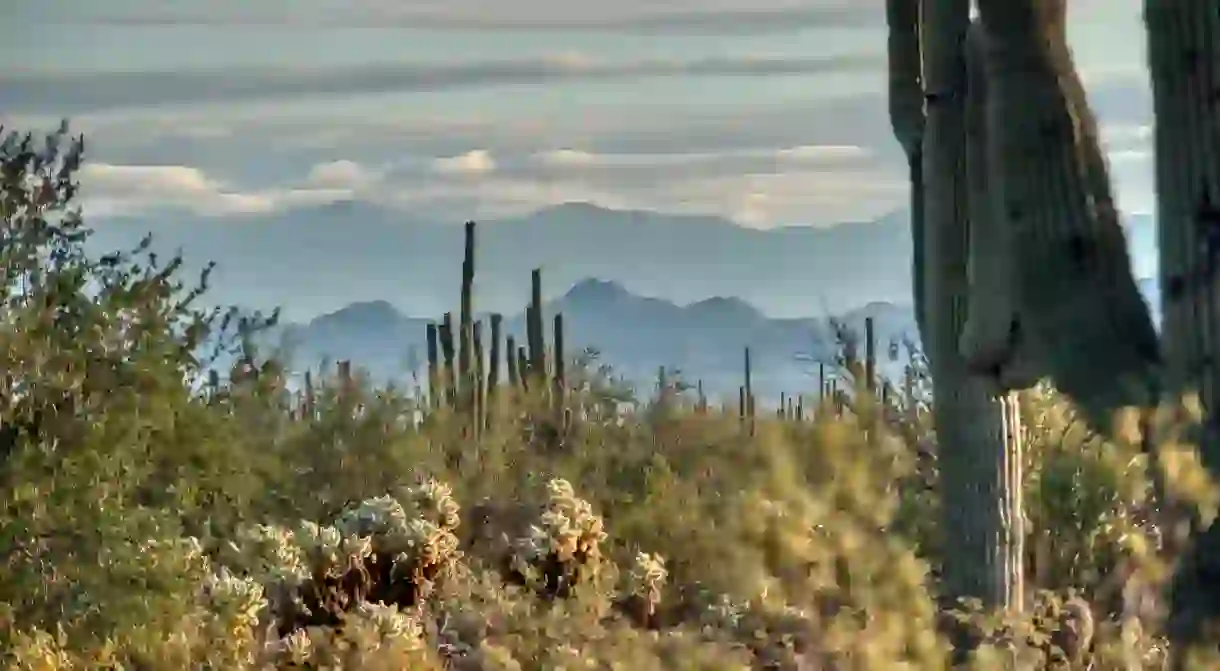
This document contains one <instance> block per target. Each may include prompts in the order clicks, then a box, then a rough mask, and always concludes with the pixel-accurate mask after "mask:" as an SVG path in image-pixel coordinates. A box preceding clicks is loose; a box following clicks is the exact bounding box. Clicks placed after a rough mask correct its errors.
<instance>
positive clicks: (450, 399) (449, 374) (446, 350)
mask: <svg viewBox="0 0 1220 671" xmlns="http://www.w3.org/2000/svg"><path fill="white" fill-rule="evenodd" d="M437 335H438V336H439V337H440V340H441V356H442V357H443V358H444V360H445V374H444V378H445V379H444V386H445V405H446V406H448V407H450V408H452V407H453V403H454V401H455V400H456V398H457V396H456V394H457V373H456V370H455V368H454V361H453V355H454V352H453V313H451V312H446V313H445V316H444V317H442V318H441V325H440V327H439V328H438V329H437Z"/></svg>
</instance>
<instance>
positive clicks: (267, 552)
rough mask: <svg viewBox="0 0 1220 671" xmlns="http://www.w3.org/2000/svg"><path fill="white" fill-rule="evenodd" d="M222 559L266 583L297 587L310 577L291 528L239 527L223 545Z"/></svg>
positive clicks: (230, 565)
mask: <svg viewBox="0 0 1220 671" xmlns="http://www.w3.org/2000/svg"><path fill="white" fill-rule="evenodd" d="M220 559H221V561H222V562H223V563H224V564H225V565H227V566H229V567H231V568H233V569H235V570H237V571H238V572H241V573H244V574H245V575H247V576H249V577H250V578H252V579H254V580H256V581H258V582H259V583H262V584H263V585H271V584H277V585H285V586H296V585H299V584H300V583H301V582H303V581H304V580H305V579H306V578H308V577H309V570H308V566H307V564H306V562H305V556H304V554H303V553H302V552H301V548H300V546H299V545H297V543H296V540H295V539H294V538H293V534H292V532H291V531H289V530H288V529H284V528H283V527H277V526H269V525H265V524H255V525H251V526H248V527H242V528H240V529H238V530H237V540H236V541H231V542H229V543H228V544H226V545H225V546H224V547H222V548H221V551H220Z"/></svg>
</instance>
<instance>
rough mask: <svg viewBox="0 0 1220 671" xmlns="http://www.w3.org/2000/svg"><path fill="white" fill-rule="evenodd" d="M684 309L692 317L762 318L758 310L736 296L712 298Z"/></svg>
mask: <svg viewBox="0 0 1220 671" xmlns="http://www.w3.org/2000/svg"><path fill="white" fill-rule="evenodd" d="M685 309H686V311H687V312H689V313H691V314H694V315H700V316H703V315H707V316H717V317H729V318H733V319H741V320H754V319H758V318H761V317H763V316H764V315H763V313H762V312H761V311H760V310H759V309H758V308H756V307H754V306H753V305H751V304H750V303H748V302H746V301H744V300H742V299H740V298H737V297H736V296H713V297H711V298H707V299H704V300H701V301H697V302H694V303H691V304H690V305H687V306H686V308H685Z"/></svg>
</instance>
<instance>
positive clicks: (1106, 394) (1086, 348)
mask: <svg viewBox="0 0 1220 671" xmlns="http://www.w3.org/2000/svg"><path fill="white" fill-rule="evenodd" d="M978 7H979V14H980V17H981V18H982V21H983V24H984V26H985V27H986V30H987V34H988V42H989V46H990V48H989V49H988V58H987V63H988V65H989V68H988V81H989V84H990V90H989V94H990V99H989V104H988V125H989V127H990V128H991V129H992V142H991V150H992V151H994V152H996V153H995V154H994V156H993V160H992V161H991V162H990V163H991V165H992V166H994V169H995V171H996V172H995V174H994V175H992V179H993V181H995V182H996V185H995V188H997V189H999V193H998V197H999V198H1000V199H1001V200H1000V202H1001V207H1003V217H1004V220H1005V221H1006V222H1007V224H1008V226H1009V230H1010V231H1011V234H1012V236H1013V237H1012V247H1013V251H1014V253H1015V254H1016V256H1015V260H1016V261H1015V264H1014V271H1015V272H1014V278H1013V280H1014V286H1015V288H1016V296H1017V300H1018V307H1019V312H1020V315H1021V318H1022V319H1021V331H1022V334H1023V335H1026V336H1028V337H1029V338H1030V339H1031V345H1032V349H1033V350H1035V351H1036V352H1037V354H1038V359H1039V361H1038V365H1039V368H1040V369H1041V370H1042V371H1045V373H1046V374H1048V375H1049V376H1050V377H1051V378H1052V379H1053V380H1054V382H1055V384H1056V386H1057V387H1058V388H1059V389H1060V390H1061V391H1062V392H1064V393H1065V394H1067V395H1068V396H1069V397H1070V398H1072V399H1073V400H1074V401H1075V402H1076V403H1077V405H1078V406H1079V407H1080V408H1081V409H1082V410H1083V411H1084V412H1085V414H1086V416H1087V417H1088V419H1089V420H1090V421H1091V423H1093V425H1094V426H1097V427H1099V428H1103V429H1108V428H1110V426H1111V421H1112V415H1113V412H1114V411H1115V410H1116V409H1118V408H1121V407H1123V406H1130V405H1138V406H1143V405H1146V404H1147V403H1149V402H1150V401H1151V400H1152V399H1153V398H1154V397H1155V384H1154V381H1155V374H1154V371H1155V370H1156V367H1157V364H1158V360H1159V347H1158V343H1157V339H1156V333H1155V331H1154V329H1153V326H1152V321H1151V318H1150V316H1149V314H1148V311H1147V307H1146V306H1145V305H1144V302H1143V299H1142V298H1141V297H1140V295H1139V292H1138V290H1137V288H1136V286H1135V281H1134V278H1133V277H1132V275H1131V267H1130V260H1129V256H1128V253H1127V248H1126V239H1125V237H1124V236H1123V232H1122V230H1121V228H1120V227H1119V224H1118V221H1117V217H1116V216H1114V212H1113V207H1112V206H1111V204H1112V200H1113V199H1107V198H1106V197H1105V196H1107V195H1108V177H1106V176H1105V172H1106V171H1105V164H1104V161H1103V160H1101V158H1100V157H1101V153H1100V148H1099V147H1098V145H1097V136H1096V133H1095V130H1094V127H1095V122H1094V121H1093V117H1092V114H1091V112H1090V111H1089V107H1088V102H1087V100H1084V99H1083V89H1082V88H1081V87H1080V86H1079V84H1078V81H1076V72H1075V66H1074V64H1073V62H1072V57H1071V52H1070V50H1069V49H1068V46H1067V40H1066V6H1065V2H1064V0H978ZM1102 184H1105V185H1107V188H1105V189H1104V190H1103V189H1102V186H1101V185H1102ZM1107 200H1108V201H1109V203H1107Z"/></svg>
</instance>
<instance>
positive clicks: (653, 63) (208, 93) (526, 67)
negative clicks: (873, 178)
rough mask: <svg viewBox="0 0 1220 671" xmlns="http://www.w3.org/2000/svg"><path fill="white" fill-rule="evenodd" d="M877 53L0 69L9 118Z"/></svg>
mask: <svg viewBox="0 0 1220 671" xmlns="http://www.w3.org/2000/svg"><path fill="white" fill-rule="evenodd" d="M881 67H883V59H882V58H881V55H880V54H877V53H874V54H863V55H849V56H839V57H834V58H824V59H814V58H809V59H801V58H763V57H733V58H727V57H725V58H705V59H699V60H689V61H683V60H676V59H672V60H661V59H657V60H647V61H636V62H625V63H597V62H592V61H588V60H582V59H580V58H573V57H572V56H571V55H561V57H553V58H542V59H535V60H528V61H499V62H497V61H490V62H482V63H459V64H435V65H426V66H425V65H419V66H409V65H376V66H375V65H367V66H346V67H334V68H325V69H290V68H278V69H276V68H260V69H254V68H248V69H238V70H233V69H228V70H215V71H198V70H194V71H191V70H187V71H182V70H164V71H141V72H92V73H87V74H86V73H56V74H50V73H31V72H20V71H9V72H0V108H3V109H6V110H7V113H9V114H36V113H44V114H45V113H54V114H77V113H81V112H87V111H100V110H107V109H122V108H133V107H134V108H139V107H148V106H156V105H186V104H191V103H200V104H212V105H214V104H218V103H235V102H259V101H270V100H284V99H294V98H310V97H318V96H321V97H338V96H353V95H364V94H381V93H412V92H416V93H418V92H430V91H442V90H450V89H456V88H471V87H476V88H477V87H488V86H497V85H513V84H529V83H548V82H555V83H558V82H563V81H573V80H577V81H579V80H604V79H615V78H640V77H679V76H682V77H703V76H707V77H733V76H798V75H818V74H826V73H845V72H878V71H879V68H881Z"/></svg>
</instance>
